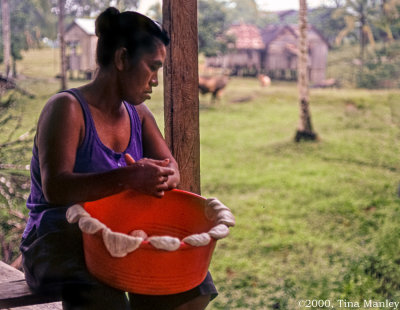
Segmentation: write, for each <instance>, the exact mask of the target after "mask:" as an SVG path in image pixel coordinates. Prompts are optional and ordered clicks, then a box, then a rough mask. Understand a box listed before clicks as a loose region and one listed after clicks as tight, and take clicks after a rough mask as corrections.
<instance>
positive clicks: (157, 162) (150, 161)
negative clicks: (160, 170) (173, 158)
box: [141, 158, 170, 167]
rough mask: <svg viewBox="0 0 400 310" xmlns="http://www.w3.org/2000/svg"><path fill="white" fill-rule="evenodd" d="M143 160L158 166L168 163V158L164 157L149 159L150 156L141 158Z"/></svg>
mask: <svg viewBox="0 0 400 310" xmlns="http://www.w3.org/2000/svg"><path fill="white" fill-rule="evenodd" d="M141 160H143V161H147V162H149V163H152V164H154V165H157V166H160V167H167V166H168V165H169V163H170V159H169V158H165V159H162V160H160V159H151V158H143V159H141Z"/></svg>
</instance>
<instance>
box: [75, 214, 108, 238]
mask: <svg viewBox="0 0 400 310" xmlns="http://www.w3.org/2000/svg"><path fill="white" fill-rule="evenodd" d="M79 228H80V229H81V230H82V231H83V232H85V233H87V234H95V233H97V232H98V231H99V230H100V229H104V228H106V225H104V224H103V223H102V222H100V221H99V220H98V219H96V218H94V217H87V216H85V217H81V218H80V219H79Z"/></svg>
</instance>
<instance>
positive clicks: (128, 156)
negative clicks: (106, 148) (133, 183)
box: [124, 153, 135, 166]
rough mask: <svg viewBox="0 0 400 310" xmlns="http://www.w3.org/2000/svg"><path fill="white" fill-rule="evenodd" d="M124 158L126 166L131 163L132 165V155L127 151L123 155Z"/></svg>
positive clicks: (133, 161)
mask: <svg viewBox="0 0 400 310" xmlns="http://www.w3.org/2000/svg"><path fill="white" fill-rule="evenodd" d="M124 158H125V162H126V164H127V165H128V166H131V165H133V164H134V163H135V160H134V159H133V157H132V156H131V155H130V154H128V153H126V154H125V155H124Z"/></svg>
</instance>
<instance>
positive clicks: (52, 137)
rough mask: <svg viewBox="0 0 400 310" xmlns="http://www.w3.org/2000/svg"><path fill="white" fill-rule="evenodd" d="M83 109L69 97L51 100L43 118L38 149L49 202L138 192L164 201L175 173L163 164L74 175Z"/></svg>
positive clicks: (38, 132) (82, 123)
mask: <svg viewBox="0 0 400 310" xmlns="http://www.w3.org/2000/svg"><path fill="white" fill-rule="evenodd" d="M84 130H85V126H84V119H83V114H82V110H81V107H80V105H79V103H78V102H77V101H76V99H75V98H74V97H73V96H72V95H69V94H65V93H62V94H57V95H55V96H54V97H52V98H51V99H50V100H49V102H48V103H47V105H46V106H45V108H44V109H43V112H42V114H41V116H40V119H39V123H38V130H37V140H36V143H37V147H38V150H39V162H40V170H41V177H42V188H43V193H44V195H45V198H46V200H47V201H48V202H49V203H51V204H70V203H75V202H81V201H90V200H96V199H100V198H102V197H105V196H108V195H112V194H115V193H118V192H121V191H123V190H126V189H135V190H139V191H141V192H144V193H147V194H150V195H154V196H157V197H161V196H162V194H163V190H166V189H167V186H166V185H165V184H164V183H163V182H164V181H165V179H167V178H168V177H169V176H170V175H172V174H174V173H175V171H174V170H173V169H171V168H168V167H163V165H162V162H161V161H160V162H157V161H151V160H142V161H140V163H139V162H138V163H137V164H134V165H130V166H129V167H123V168H120V169H115V170H111V171H108V172H104V173H74V172H73V169H74V165H75V157H76V152H77V150H78V147H79V145H80V143H81V142H82V140H83V136H84Z"/></svg>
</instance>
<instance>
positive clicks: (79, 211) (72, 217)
mask: <svg viewBox="0 0 400 310" xmlns="http://www.w3.org/2000/svg"><path fill="white" fill-rule="evenodd" d="M84 216H90V214H89V213H87V212H86V210H85V209H84V208H83V207H82V206H81V205H79V204H75V205H73V206H71V207H69V208H68V210H67V213H66V218H67V221H68V223H71V224H72V223H77V222H78V221H79V219H80V218H81V217H84Z"/></svg>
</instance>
